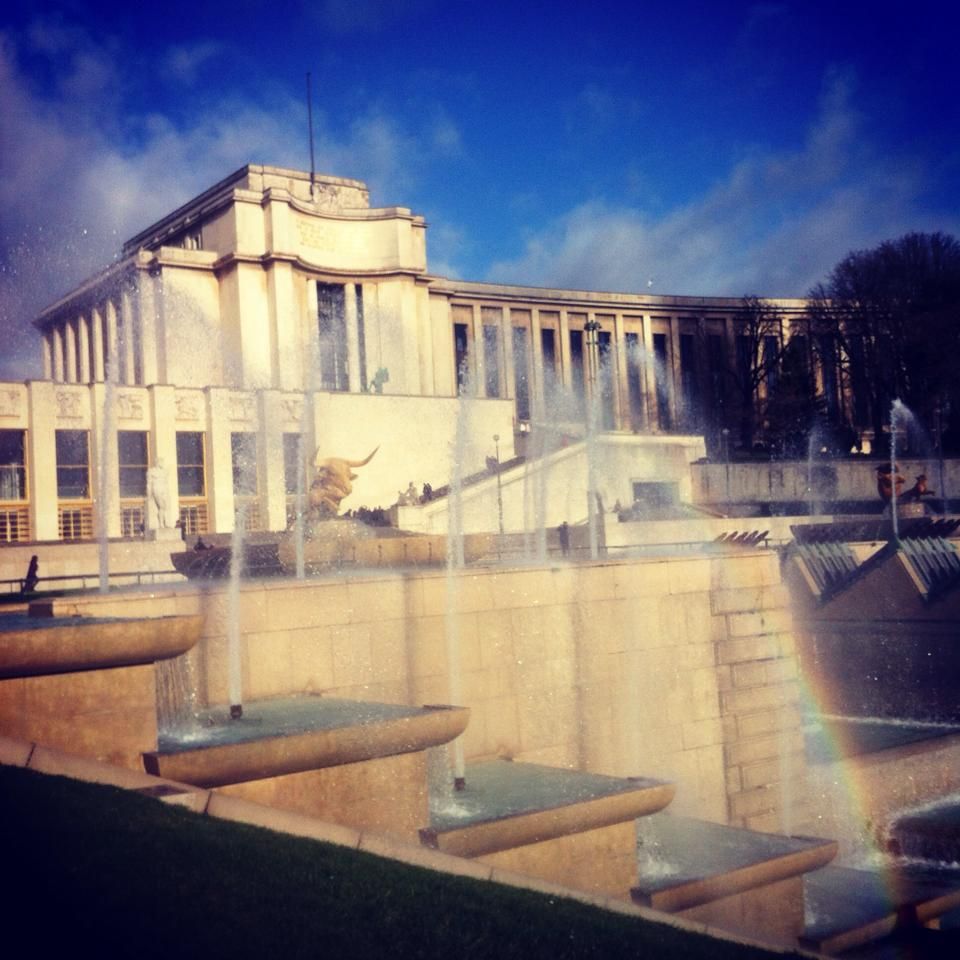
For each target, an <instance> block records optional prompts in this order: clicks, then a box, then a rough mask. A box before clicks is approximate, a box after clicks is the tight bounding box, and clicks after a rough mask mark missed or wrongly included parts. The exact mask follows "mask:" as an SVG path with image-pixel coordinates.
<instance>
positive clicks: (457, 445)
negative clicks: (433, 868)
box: [445, 374, 472, 789]
mask: <svg viewBox="0 0 960 960" xmlns="http://www.w3.org/2000/svg"><path fill="white" fill-rule="evenodd" d="M471 390H472V385H471V383H470V377H469V375H468V374H466V375H464V377H463V378H462V385H461V392H460V402H459V408H458V410H457V424H456V431H455V434H454V443H453V450H452V456H451V463H450V492H449V498H450V507H449V519H448V527H447V585H446V586H447V589H446V601H447V603H446V617H445V620H446V624H445V626H446V641H447V644H446V648H447V675H448V681H449V689H450V703H460V702H461V700H462V696H463V695H462V680H461V663H460V618H459V607H460V604H459V592H460V591H459V586H460V578H459V576H458V573H457V571H458V570H462V569H463V567H464V566H465V551H464V540H463V537H464V534H463V471H464V465H465V463H466V458H467V448H468V438H469V424H470V396H471ZM451 747H452V750H453V782H454V786H455V788H456V789H463V786H464V784H465V782H466V780H465V761H464V753H463V738H462V737H457V738H456V739H455V740H454V741H453V743H452V745H451Z"/></svg>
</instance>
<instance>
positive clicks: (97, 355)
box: [90, 307, 106, 383]
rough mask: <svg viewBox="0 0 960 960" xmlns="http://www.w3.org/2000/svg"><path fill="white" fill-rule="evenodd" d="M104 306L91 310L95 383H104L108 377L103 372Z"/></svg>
mask: <svg viewBox="0 0 960 960" xmlns="http://www.w3.org/2000/svg"><path fill="white" fill-rule="evenodd" d="M104 309H105V308H103V307H94V308H93V310H91V311H90V339H91V342H92V343H93V370H92V371H91V374H92V379H93V381H94V382H95V383H103V381H104V380H105V379H106V378H105V377H104V372H103V353H104V343H103V320H104V318H103V310H104Z"/></svg>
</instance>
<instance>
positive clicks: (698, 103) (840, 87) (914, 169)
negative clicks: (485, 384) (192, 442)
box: [0, 0, 960, 379]
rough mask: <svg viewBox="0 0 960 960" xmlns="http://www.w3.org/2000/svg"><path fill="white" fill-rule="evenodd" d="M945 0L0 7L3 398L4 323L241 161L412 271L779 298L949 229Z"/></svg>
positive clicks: (32, 357) (14, 360)
mask: <svg viewBox="0 0 960 960" xmlns="http://www.w3.org/2000/svg"><path fill="white" fill-rule="evenodd" d="M958 20H960V14H958V13H957V12H956V8H955V4H952V3H949V2H946V0H936V2H925V0H917V2H915V3H913V4H910V5H906V4H902V3H899V4H893V3H887V2H885V0H877V2H872V3H861V2H859V0H851V2H845V0H834V2H832V3H821V2H819V0H807V2H793V0H786V2H771V3H737V2H725V3H722V4H721V3H716V4H711V3H707V4H706V6H705V5H704V0H699V2H687V0H673V2H669V3H645V2H642V0H636V2H634V3H630V4H625V3H613V2H608V0H594V2H592V3H582V2H580V3H569V2H566V0H554V2H552V3H550V4H546V3H525V2H523V0H514V2H512V3H505V2H500V0H490V2H486V3H467V2H450V0H447V2H434V0H405V2H398V3H391V2H386V0H314V2H284V0H279V2H275V3H271V4H263V3H255V2H252V0H234V2H232V3H230V4H228V5H227V4H224V5H216V4H201V3H197V2H195V0H194V2H192V3H184V2H181V0H171V2H166V3H158V4H132V3H129V2H124V3H97V4H86V3H80V2H73V3H71V2H66V3H44V2H39V3H29V2H28V3H26V4H24V5H22V7H21V8H20V9H18V10H12V11H8V12H6V13H5V14H2V15H0V217H2V221H0V377H3V376H6V377H12V376H16V378H17V379H21V378H25V377H28V376H36V375H38V374H39V365H38V358H39V348H38V344H37V343H36V340H35V338H34V337H33V336H32V334H31V333H30V328H29V318H30V316H31V315H33V314H34V313H35V312H36V310H38V309H39V308H41V307H42V306H44V305H46V304H48V303H50V302H52V301H53V300H54V299H56V298H57V297H58V296H59V295H61V294H62V293H64V292H66V291H67V290H69V289H70V288H71V286H72V285H73V284H75V283H76V282H78V281H79V280H80V279H82V278H83V277H85V276H86V275H88V274H89V273H91V272H92V271H94V270H95V269H97V268H99V267H102V266H105V265H107V264H109V263H110V261H111V259H112V258H113V257H114V256H116V254H117V252H118V250H119V247H120V245H121V243H122V242H123V240H125V239H126V238H127V237H129V236H131V235H132V234H134V233H136V232H137V231H138V230H140V229H142V228H143V227H145V226H147V225H148V224H149V223H151V222H153V220H155V219H156V218H158V217H159V216H161V215H162V214H164V213H165V212H167V211H169V210H170V209H172V208H173V207H175V206H176V205H178V204H179V203H182V202H184V201H185V200H188V199H189V198H190V197H192V196H194V195H195V194H197V193H198V192H200V191H201V190H203V189H204V188H205V187H207V186H209V185H211V184H213V183H214V182H216V181H217V180H218V179H220V178H222V177H223V176H225V175H226V174H228V173H230V172H232V171H233V170H235V169H237V168H238V167H240V166H242V165H243V164H244V163H247V162H256V163H268V164H275V165H280V166H293V167H297V168H300V169H308V168H309V147H308V141H307V133H306V105H305V75H306V73H307V72H308V71H309V72H310V73H311V75H312V81H313V92H314V127H315V140H316V157H317V161H316V165H317V169H318V170H320V171H322V172H327V173H333V174H336V175H339V176H346V177H356V178H359V179H363V180H366V181H367V182H368V183H369V185H370V187H371V194H372V196H371V199H372V202H373V203H374V204H376V205H394V204H397V205H402V206H408V207H411V208H413V210H414V211H415V212H417V213H421V214H423V215H424V216H426V218H427V220H428V223H429V224H430V229H429V231H428V257H429V264H430V267H431V269H432V270H433V272H435V273H440V274H444V275H455V276H460V277H463V278H467V279H473V280H495V281H504V282H517V283H525V284H533V285H538V286H542V285H558V286H566V287H577V288H582V289H594V290H648V291H650V292H653V293H663V294H692V295H711V294H717V295H732V296H742V295H744V294H748V293H749V294H758V295H761V296H802V295H804V294H805V293H806V292H807V291H808V290H809V289H810V287H811V286H812V285H813V284H814V283H816V282H817V281H819V280H822V279H823V278H824V277H825V275H826V274H827V273H828V272H829V270H830V269H831V267H832V266H833V265H834V264H835V263H836V262H837V261H838V260H839V259H840V258H841V257H842V256H843V255H844V254H845V253H847V252H848V251H849V250H851V249H862V248H866V247H871V246H873V245H875V244H877V243H879V242H881V241H882V240H885V239H889V238H892V237H896V236H899V235H901V234H903V233H905V232H906V231H908V230H926V231H931V230H943V231H945V232H948V233H953V234H955V235H960V190H958V184H960V96H958V94H960V90H958V87H960V84H958V82H957V70H956V56H957V54H956V39H955V38H956V36H957V26H958Z"/></svg>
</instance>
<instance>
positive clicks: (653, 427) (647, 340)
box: [643, 313, 660, 433]
mask: <svg viewBox="0 0 960 960" xmlns="http://www.w3.org/2000/svg"><path fill="white" fill-rule="evenodd" d="M643 356H644V364H643V393H644V400H645V402H644V405H643V409H644V415H645V416H646V420H647V432H648V433H656V432H658V431H659V429H660V422H659V416H660V413H659V411H660V406H659V404H658V403H657V367H656V357H655V356H654V353H653V318H652V317H651V316H650V314H649V313H648V314H646V316H644V318H643Z"/></svg>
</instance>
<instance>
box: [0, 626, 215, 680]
mask: <svg viewBox="0 0 960 960" xmlns="http://www.w3.org/2000/svg"><path fill="white" fill-rule="evenodd" d="M201 622H202V618H201V617H200V616H199V615H189V616H171V617H148V618H143V617H138V618H125V617H76V616H70V617H36V616H30V615H27V614H17V613H11V614H4V615H3V616H2V617H0V679H4V680H7V679H11V678H14V677H39V676H45V675H47V674H53V673H74V672H77V671H83V670H108V669H110V668H112V667H131V666H138V665H140V664H145V663H153V662H154V661H156V660H169V659H172V658H173V657H179V656H180V655H181V654H183V653H186V652H187V651H188V650H189V649H191V647H193V646H194V644H196V642H197V640H198V639H199V638H200V628H201Z"/></svg>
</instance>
